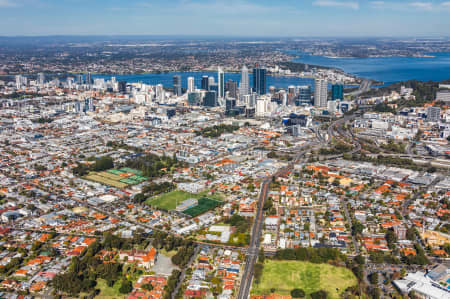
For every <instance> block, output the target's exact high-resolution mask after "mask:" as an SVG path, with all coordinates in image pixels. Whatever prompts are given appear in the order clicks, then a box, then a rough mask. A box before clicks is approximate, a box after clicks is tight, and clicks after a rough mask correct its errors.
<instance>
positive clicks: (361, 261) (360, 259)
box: [355, 255, 366, 265]
mask: <svg viewBox="0 0 450 299" xmlns="http://www.w3.org/2000/svg"><path fill="white" fill-rule="evenodd" d="M355 262H356V263H358V264H360V265H364V264H365V263H366V259H365V258H364V257H363V256H362V255H357V256H356V257H355Z"/></svg>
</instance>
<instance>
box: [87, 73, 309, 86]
mask: <svg viewBox="0 0 450 299" xmlns="http://www.w3.org/2000/svg"><path fill="white" fill-rule="evenodd" d="M174 75H180V76H181V83H182V87H183V88H187V78H188V77H194V82H195V86H196V87H197V88H200V86H201V80H202V76H209V77H214V78H215V82H216V83H217V73H212V72H206V73H193V72H186V73H179V72H172V73H161V74H133V75H93V76H92V77H93V78H104V79H105V80H110V79H111V77H116V80H117V81H127V82H142V83H146V84H150V85H156V84H162V85H164V87H172V85H173V76H174ZM229 79H231V80H233V81H236V82H238V83H239V81H240V80H241V74H238V73H226V74H225V82H226V81H228V80H229ZM252 81H253V80H252V75H251V74H250V87H252V84H253V83H252ZM291 85H294V86H299V85H311V86H312V88H314V79H310V78H299V77H281V76H267V88H269V87H270V86H275V87H277V88H284V89H287V88H288V87H289V86H291Z"/></svg>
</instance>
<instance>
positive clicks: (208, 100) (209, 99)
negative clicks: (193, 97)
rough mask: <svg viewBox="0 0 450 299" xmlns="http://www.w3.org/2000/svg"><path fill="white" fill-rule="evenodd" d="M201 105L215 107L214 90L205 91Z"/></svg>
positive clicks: (215, 97) (215, 95) (215, 96)
mask: <svg viewBox="0 0 450 299" xmlns="http://www.w3.org/2000/svg"><path fill="white" fill-rule="evenodd" d="M203 106H206V107H216V106H217V94H216V92H215V91H207V92H205V96H204V97H203Z"/></svg>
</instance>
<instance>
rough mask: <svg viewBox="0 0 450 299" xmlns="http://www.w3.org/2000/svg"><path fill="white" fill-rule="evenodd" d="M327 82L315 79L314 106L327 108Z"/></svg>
mask: <svg viewBox="0 0 450 299" xmlns="http://www.w3.org/2000/svg"><path fill="white" fill-rule="evenodd" d="M327 98H328V82H327V80H325V79H316V80H315V81H314V106H316V107H322V108H325V107H327Z"/></svg>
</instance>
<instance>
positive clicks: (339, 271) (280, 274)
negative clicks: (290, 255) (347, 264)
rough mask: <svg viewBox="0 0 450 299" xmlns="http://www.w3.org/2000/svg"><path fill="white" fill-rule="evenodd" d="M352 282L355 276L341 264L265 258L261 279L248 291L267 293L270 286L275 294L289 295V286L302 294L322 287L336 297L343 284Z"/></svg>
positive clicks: (343, 288) (341, 291)
mask: <svg viewBox="0 0 450 299" xmlns="http://www.w3.org/2000/svg"><path fill="white" fill-rule="evenodd" d="M356 284H357V280H356V277H355V276H354V275H353V273H352V272H351V271H350V270H349V269H347V268H344V267H335V266H332V265H328V264H313V263H309V262H301V261H273V260H267V261H266V262H265V263H264V270H263V274H262V277H261V282H260V284H253V288H252V291H251V293H252V294H254V295H268V294H270V293H271V292H270V289H272V288H274V289H275V290H276V291H275V292H276V293H278V294H282V295H289V294H290V292H291V290H292V289H295V288H299V289H303V290H304V291H305V292H306V294H311V293H314V292H316V291H319V290H325V291H327V292H328V295H329V296H330V298H339V294H341V293H343V292H344V291H345V289H346V288H347V287H349V286H353V285H356ZM336 288H338V289H336Z"/></svg>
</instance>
